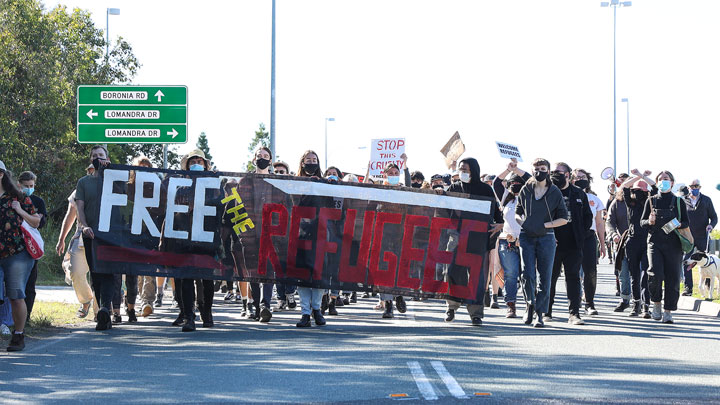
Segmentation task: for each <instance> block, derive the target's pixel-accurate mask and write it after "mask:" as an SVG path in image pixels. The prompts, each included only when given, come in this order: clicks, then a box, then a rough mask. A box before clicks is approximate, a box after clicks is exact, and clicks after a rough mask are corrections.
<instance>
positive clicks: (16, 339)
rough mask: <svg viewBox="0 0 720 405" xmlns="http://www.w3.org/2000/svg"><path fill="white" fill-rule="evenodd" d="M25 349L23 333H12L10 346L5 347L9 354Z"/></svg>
mask: <svg viewBox="0 0 720 405" xmlns="http://www.w3.org/2000/svg"><path fill="white" fill-rule="evenodd" d="M24 348H25V334H24V333H13V335H12V338H11V339H10V344H9V345H8V347H7V351H9V352H19V351H21V350H22V349H24Z"/></svg>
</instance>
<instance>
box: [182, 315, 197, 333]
mask: <svg viewBox="0 0 720 405" xmlns="http://www.w3.org/2000/svg"><path fill="white" fill-rule="evenodd" d="M182 331H183V332H195V320H194V319H193V317H192V316H191V317H189V318H187V319H185V323H184V324H183V327H182Z"/></svg>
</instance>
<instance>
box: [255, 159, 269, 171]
mask: <svg viewBox="0 0 720 405" xmlns="http://www.w3.org/2000/svg"><path fill="white" fill-rule="evenodd" d="M255 166H257V168H258V169H260V170H265V169H267V167H268V166H270V160H268V159H256V160H255Z"/></svg>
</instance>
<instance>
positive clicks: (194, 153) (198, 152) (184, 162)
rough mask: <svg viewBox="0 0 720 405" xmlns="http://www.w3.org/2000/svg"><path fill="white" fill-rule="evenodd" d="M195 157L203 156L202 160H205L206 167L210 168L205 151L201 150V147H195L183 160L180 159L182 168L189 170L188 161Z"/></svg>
mask: <svg viewBox="0 0 720 405" xmlns="http://www.w3.org/2000/svg"><path fill="white" fill-rule="evenodd" d="M194 157H199V158H202V160H204V161H205V168H206V169H207V168H208V161H207V159H206V158H205V152H203V151H201V150H200V149H195V150H194V151H192V152H190V153H188V154H187V155H185V156H183V158H182V160H181V161H180V168H181V169H182V170H188V169H189V168H188V165H187V162H188V160H190V159H192V158H194Z"/></svg>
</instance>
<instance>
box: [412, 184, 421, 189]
mask: <svg viewBox="0 0 720 405" xmlns="http://www.w3.org/2000/svg"><path fill="white" fill-rule="evenodd" d="M411 186H412V188H420V187H422V184H420V183H413V184H411Z"/></svg>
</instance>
